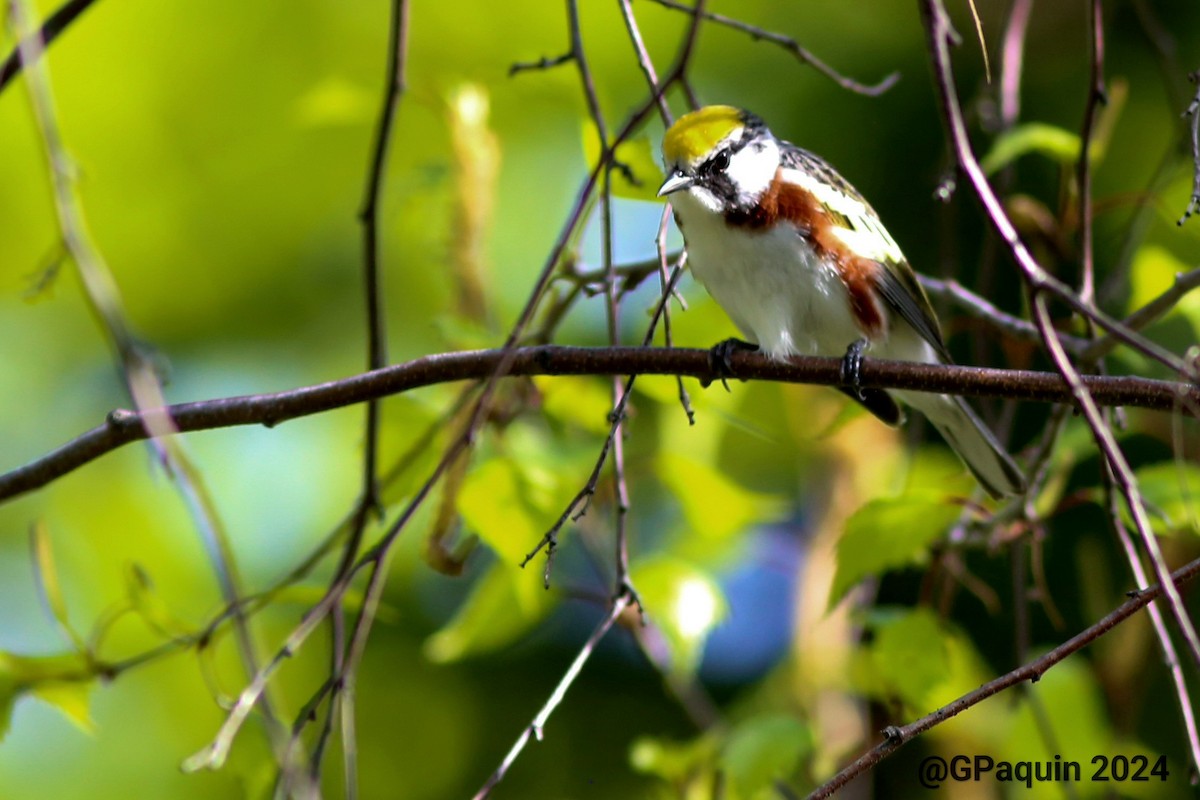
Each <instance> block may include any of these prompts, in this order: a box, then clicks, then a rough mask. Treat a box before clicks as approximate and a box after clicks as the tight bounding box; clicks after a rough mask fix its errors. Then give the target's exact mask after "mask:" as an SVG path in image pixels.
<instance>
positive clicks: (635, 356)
mask: <svg viewBox="0 0 1200 800" xmlns="http://www.w3.org/2000/svg"><path fill="white" fill-rule="evenodd" d="M732 363H733V366H734V368H735V369H736V372H737V376H738V377H739V378H742V379H745V380H755V379H757V380H769V381H778V382H781V383H811V384H815V385H821V386H839V385H841V376H840V372H839V367H840V364H841V362H840V360H839V359H836V358H823V357H819V356H794V357H793V358H791V359H790V360H789V361H788V362H786V363H785V362H782V361H771V360H770V359H768V358H766V357H765V356H761V355H759V354H756V353H738V354H735V355H734V356H733V357H732ZM502 366H503V372H502V373H501V374H503V375H506V376H518V375H635V374H636V375H684V376H688V377H693V378H697V379H699V380H701V381H712V380H718V379H719V378H720V376H718V375H714V374H713V372H712V370H711V366H710V364H709V358H708V351H707V350H698V349H686V348H648V347H561V346H556V345H542V346H538V347H522V348H514V349H512V350H509V351H505V350H469V351H464V352H459V353H442V354H438V355H431V356H425V357H423V358H419V359H416V360H415V361H409V362H407V363H404V364H394V365H392V366H389V367H385V368H384V369H381V370H375V371H373V372H367V373H364V374H361V375H355V376H352V377H349V378H344V379H342V380H338V381H329V382H328V383H321V384H317V385H315V386H305V387H302V388H299V389H291V390H289V391H284V392H275V393H271V394H260V395H243V396H239V397H227V398H220V399H215V400H200V401H196V402H191V403H179V404H177V405H172V406H167V407H165V408H162V409H150V410H148V411H145V412H142V413H138V412H134V411H127V410H123V409H118V410H116V411H112V412H110V413H109V415H108V417H107V420H106V422H105V423H104V424H102V425H100V426H98V427H96V428H93V429H92V430H90V431H88V432H87V433H84V434H82V435H81V436H79V437H77V438H76V439H73V440H72V441H70V442H68V443H67V444H65V445H63V446H62V447H60V448H58V449H57V450H54V451H52V452H51V453H48V454H47V455H45V456H43V457H41V458H38V459H36V460H35V461H33V462H31V463H29V464H27V465H25V466H23V467H19V468H17V469H14V470H12V471H10V472H7V473H4V474H3V475H0V500H5V499H8V498H10V497H15V496H17V495H20V494H23V493H25V492H28V491H31V490H33V489H36V488H38V487H40V486H44V485H46V484H47V483H49V482H50V481H52V480H54V479H55V478H57V477H59V476H61V475H65V474H67V473H69V472H71V471H73V470H75V469H78V468H79V467H81V466H83V465H84V464H86V463H88V462H90V461H94V460H95V459H97V458H99V457H100V456H102V455H104V454H105V453H108V452H110V451H112V450H115V449H117V448H118V447H121V446H122V445H125V444H128V443H129V442H134V441H140V440H142V439H145V438H146V437H147V432H146V427H145V419H146V417H147V416H149V415H151V414H154V413H159V414H167V415H169V416H170V419H171V420H172V421H173V422H174V425H175V428H176V429H177V430H179V431H181V432H185V431H198V430H210V429H213V428H228V427H232V426H236V425H265V426H267V427H272V426H274V425H278V424H279V423H281V422H285V421H287V420H289V419H295V418H297V417H303V416H309V415H311V414H319V413H321V412H323V411H329V410H331V409H334V408H343V407H345V406H349V405H354V404H356V403H363V402H366V401H367V400H370V399H372V398H377V397H386V396H389V395H393V394H398V393H401V392H405V391H410V390H412V389H417V388H420V387H423V386H433V385H436V384H439V383H450V382H454V381H463V380H480V379H486V378H489V377H491V376H493V375H496V374H497V370H498V369H500V368H501V367H502ZM1083 383H1084V385H1085V386H1086V387H1087V388H1088V390H1089V391H1090V392H1091V393H1092V396H1093V397H1094V398H1095V400H1096V401H1097V402H1099V403H1103V404H1105V405H1125V406H1136V407H1141V408H1148V409H1153V410H1156V411H1177V410H1180V409H1181V407H1182V410H1183V413H1187V414H1189V415H1193V416H1194V412H1193V409H1194V408H1195V407H1196V406H1197V404H1200V386H1197V385H1195V384H1185V383H1176V382H1171V381H1159V380H1151V379H1149V378H1138V377H1124V376H1122V377H1106V376H1094V375H1085V376H1083ZM862 385H863V386H864V387H869V388H880V389H910V390H914V391H926V392H941V393H950V394H960V395H964V396H968V397H1010V398H1013V399H1018V400H1032V401H1036V402H1043V403H1063V402H1070V400H1071V394H1070V392H1069V390H1068V388H1067V386H1066V384H1064V383H1063V381H1062V379H1060V378H1059V377H1058V376H1056V375H1054V374H1052V373H1048V372H1033V371H1027V370H1004V369H985V368H981V367H964V366H957V365H953V366H952V365H944V364H917V363H913V362H900V361H881V360H877V359H873V358H867V359H865V360H864V361H863V368H862Z"/></svg>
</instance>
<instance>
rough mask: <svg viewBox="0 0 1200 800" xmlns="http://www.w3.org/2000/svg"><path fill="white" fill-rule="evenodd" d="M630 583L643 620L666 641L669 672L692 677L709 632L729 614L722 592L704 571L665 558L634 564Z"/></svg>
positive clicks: (682, 562) (660, 557) (698, 663)
mask: <svg viewBox="0 0 1200 800" xmlns="http://www.w3.org/2000/svg"><path fill="white" fill-rule="evenodd" d="M630 579H631V580H632V582H633V585H634V587H635V588H636V589H637V591H638V594H639V595H640V596H641V599H642V605H643V607H644V608H645V609H646V616H647V617H648V618H649V619H650V621H651V622H652V623H654V625H656V626H657V627H658V629H659V630H660V631H661V632H662V634H663V638H665V639H666V642H667V647H668V648H669V650H670V652H671V670H672V671H673V672H676V673H679V674H692V673H694V672H695V671H696V668H697V667H699V666H700V657H701V656H702V655H703V653H704V642H705V641H706V640H707V639H708V634H709V632H711V631H712V629H713V627H714V626H716V625H717V624H718V623H720V622H721V621H722V620H724V619H725V617H726V616H727V614H728V613H729V610H728V608H729V607H728V603H727V602H726V601H725V595H724V594H723V593H722V592H721V588H720V587H719V586H718V585H717V583H716V581H715V580H713V578H712V576H710V575H709V574H708V573H706V572H704V571H703V570H701V569H699V568H697V567H695V566H693V565H691V564H688V563H687V562H684V561H680V560H677V559H672V558H667V557H665V556H659V557H655V558H651V559H646V560H644V561H640V562H637V563H635V564H634V565H633V566H632V568H631V569H630Z"/></svg>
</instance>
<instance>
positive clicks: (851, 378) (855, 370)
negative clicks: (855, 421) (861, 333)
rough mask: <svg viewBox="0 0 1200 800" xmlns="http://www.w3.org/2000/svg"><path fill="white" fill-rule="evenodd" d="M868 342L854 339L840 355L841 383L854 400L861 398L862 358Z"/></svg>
mask: <svg viewBox="0 0 1200 800" xmlns="http://www.w3.org/2000/svg"><path fill="white" fill-rule="evenodd" d="M868 344H869V342H868V341H867V340H866V339H856V340H855V341H853V342H851V343H850V346H849V347H847V348H846V355H844V356H843V357H842V384H843V385H844V386H845V387H846V388H847V389H848V390H849V391H848V392H847V394H850V396H851V397H854V398H855V399H856V400H860V401H861V400H863V399H864V397H863V390H862V375H861V373H862V359H863V351H864V350H866V349H867V345H868Z"/></svg>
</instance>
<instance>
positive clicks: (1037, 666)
mask: <svg viewBox="0 0 1200 800" xmlns="http://www.w3.org/2000/svg"><path fill="white" fill-rule="evenodd" d="M1197 574H1200V559H1197V560H1196V561H1192V562H1190V563H1188V564H1187V565H1185V566H1183V567H1181V568H1180V569H1179V570H1177V571H1176V572H1175V573H1174V574H1173V575H1172V576H1170V577H1171V581H1172V583H1171V584H1170V585H1172V586H1174V585H1183V584H1186V583H1188V582H1190V581H1192V580H1193V579H1194V578H1195V577H1196V575H1197ZM1162 589H1163V587H1162V586H1161V585H1159V586H1153V587H1150V588H1148V589H1146V590H1144V591H1140V592H1131V593H1130V594H1131V597H1130V599H1129V600H1127V601H1125V602H1124V603H1122V604H1121V605H1120V606H1119V607H1117V608H1116V609H1114V610H1113V611H1111V612H1110V613H1109V614H1108V615H1107V616H1105V617H1104V618H1103V619H1101V620H1100V621H1099V622H1097V623H1095V624H1094V625H1092V626H1091V627H1090V628H1087V629H1086V630H1084V631H1082V632H1081V633H1078V634H1076V635H1075V636H1073V637H1071V638H1070V639H1068V640H1067V641H1065V642H1063V643H1062V644H1060V645H1059V646H1058V647H1056V648H1054V649H1053V650H1051V651H1050V652H1048V653H1046V654H1045V655H1043V656H1041V657H1040V658H1037V659H1034V660H1033V661H1030V662H1028V663H1026V664H1024V665H1022V666H1021V667H1018V668H1017V669H1014V670H1013V671H1011V672H1008V673H1005V674H1004V675H1001V676H1000V677H998V678H996V679H994V680H991V681H988V682H987V683H985V684H984V685H983V686H980V687H979V688H978V689H975V690H974V691H971V692H968V693H967V694H965V695H963V696H962V697H959V698H958V699H957V700H955V701H953V702H951V703H948V704H946V705H944V706H942V707H941V708H939V709H937V710H936V711H934V712H932V713H930V714H926V715H925V716H923V717H921V718H920V719H918V720H915V721H913V722H910V723H909V724H907V725H904V726H902V727H890V728H888V729H887V730H885V731H884V739H883V741H882V742H880V743H879V744H877V745H876V746H875V747H873V748H871V749H870V750H868V751H867V752H866V753H863V754H862V755H861V756H859V757H858V758H857V759H856V760H855V761H854V762H853V763H852V764H850V765H849V766H847V767H846V768H845V769H843V770H842V771H841V772H839V773H838V774H837V775H835V776H834V777H833V778H832V779H830V780H829V781H828V782H826V783H825V784H823V785H821V786H820V787H818V788H817V789H816V790H815V791H814V792H813V793H812V794H810V795H809V800H821V799H822V798H826V797H832V796H833V794H834V792H836V791H837V790H838V789H840V788H842V787H843V786H845V785H846V784H847V783H849V782H850V781H851V780H853V779H854V778H856V777H857V776H859V775H861V774H862V773H864V772H866V771H867V770H869V769H871V768H872V767H874V766H875V765H876V764H878V763H879V762H880V761H882V760H883V759H885V758H887V757H888V756H890V755H892V754H893V753H895V752H896V751H897V750H899V749H900V747H901V746H902V745H904V744H906V743H908V742H910V741H912V740H913V739H914V738H916V737H917V736H919V735H920V734H922V733H924V732H925V731H927V730H929V729H930V728H933V727H936V726H938V725H940V724H941V723H943V722H945V721H946V720H948V719H950V718H951V717H955V716H958V715H959V714H961V713H962V712H964V711H966V710H967V709H968V708H971V707H972V706H975V705H978V704H979V703H980V702H982V701H984V700H986V699H987V698H989V697H991V696H993V695H996V694H999V693H1000V692H1002V691H1004V690H1005V689H1008V688H1011V687H1013V686H1016V685H1018V684H1021V683H1024V682H1025V681H1036V680H1038V679H1039V678H1041V677H1042V676H1043V675H1045V674H1046V672H1047V671H1048V670H1049V669H1050V668H1051V667H1053V666H1054V665H1056V664H1058V663H1059V662H1060V661H1062V660H1063V659H1065V658H1066V657H1067V656H1069V655H1071V654H1073V653H1076V652H1078V651H1079V650H1082V649H1083V648H1084V647H1086V646H1087V645H1089V644H1091V643H1092V642H1094V641H1096V640H1097V639H1099V638H1100V637H1101V636H1103V635H1104V634H1106V633H1108V632H1109V631H1110V630H1112V629H1113V628H1115V627H1116V626H1117V625H1119V624H1121V623H1122V622H1124V621H1125V620H1127V619H1129V618H1130V617H1132V616H1133V615H1134V614H1136V613H1137V612H1138V611H1140V610H1141V609H1142V608H1144V607H1145V606H1146V605H1148V604H1149V603H1150V601H1152V600H1154V599H1155V598H1157V597H1159V596H1160V595H1161V594H1162Z"/></svg>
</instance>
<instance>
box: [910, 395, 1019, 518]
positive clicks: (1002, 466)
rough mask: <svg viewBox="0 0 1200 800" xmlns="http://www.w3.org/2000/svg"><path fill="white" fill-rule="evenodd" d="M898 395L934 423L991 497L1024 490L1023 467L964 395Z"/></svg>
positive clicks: (1013, 493)
mask: <svg viewBox="0 0 1200 800" xmlns="http://www.w3.org/2000/svg"><path fill="white" fill-rule="evenodd" d="M895 394H897V395H899V396H900V398H901V399H902V400H903V401H904V402H905V403H907V404H908V405H910V406H912V407H913V408H915V409H917V410H918V411H920V412H921V413H922V414H924V415H925V416H926V417H927V418H928V419H929V421H930V422H932V423H933V427H935V428H937V429H938V433H940V434H942V438H944V439H945V440H946V443H947V444H949V445H950V447H951V448H952V449H953V450H954V452H955V453H958V457H959V458H961V459H962V460H963V463H964V464H966V465H967V469H969V470H971V473H972V474H973V475H974V476H975V478H976V479H977V480H978V481H979V483H980V484H981V485H982V486H983V488H984V489H986V490H987V492H988V494H990V495H991V496H992V497H996V498H1000V497H1004V496H1007V495H1015V494H1020V493H1021V492H1023V491H1025V476H1024V475H1023V474H1021V469H1020V468H1019V467H1018V466H1017V465H1016V463H1015V462H1014V461H1013V460H1012V457H1011V456H1009V455H1008V453H1006V452H1005V451H1004V448H1003V447H1001V446H1000V443H999V442H997V441H996V437H995V436H993V435H992V432H991V431H990V430H988V429H987V426H986V425H984V424H983V420H981V419H979V417H978V416H977V415H976V414H975V412H974V411H972V410H971V407H970V406H968V405H967V403H966V401H964V400H963V399H962V398H961V397H952V396H950V395H944V394H941V395H939V394H927V393H924V392H896V393H895Z"/></svg>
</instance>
